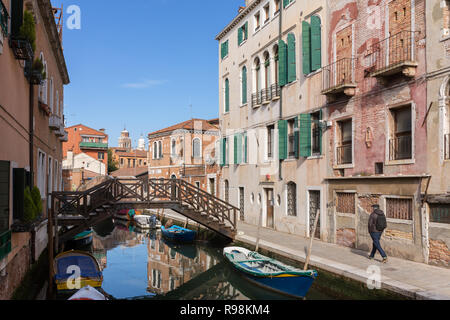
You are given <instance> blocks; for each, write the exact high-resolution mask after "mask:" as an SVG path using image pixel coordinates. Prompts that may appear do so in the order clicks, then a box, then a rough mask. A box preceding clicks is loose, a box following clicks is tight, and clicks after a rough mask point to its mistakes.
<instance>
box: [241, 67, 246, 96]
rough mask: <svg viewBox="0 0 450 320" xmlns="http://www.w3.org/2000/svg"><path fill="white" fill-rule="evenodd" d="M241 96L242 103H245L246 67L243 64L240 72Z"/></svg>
mask: <svg viewBox="0 0 450 320" xmlns="http://www.w3.org/2000/svg"><path fill="white" fill-rule="evenodd" d="M241 96H242V101H241V102H242V104H243V105H244V104H246V103H247V68H246V67H245V66H244V67H243V68H242V73H241Z"/></svg>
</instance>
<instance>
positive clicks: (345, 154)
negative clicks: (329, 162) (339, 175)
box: [336, 144, 353, 165]
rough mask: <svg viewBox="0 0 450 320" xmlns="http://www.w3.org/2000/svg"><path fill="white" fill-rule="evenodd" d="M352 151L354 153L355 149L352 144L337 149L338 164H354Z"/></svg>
mask: <svg viewBox="0 0 450 320" xmlns="http://www.w3.org/2000/svg"><path fill="white" fill-rule="evenodd" d="M352 151H353V148H352V145H351V144H347V145H342V146H340V147H337V150H336V156H337V159H336V160H337V161H336V162H337V164H338V165H341V164H350V163H352V162H353V155H352Z"/></svg>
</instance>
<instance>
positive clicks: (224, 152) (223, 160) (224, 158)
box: [220, 138, 228, 166]
mask: <svg viewBox="0 0 450 320" xmlns="http://www.w3.org/2000/svg"><path fill="white" fill-rule="evenodd" d="M220 155H221V157H220V165H221V166H226V165H228V138H222V139H221V140H220Z"/></svg>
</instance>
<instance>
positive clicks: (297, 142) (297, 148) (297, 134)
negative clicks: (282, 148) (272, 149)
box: [294, 117, 300, 159]
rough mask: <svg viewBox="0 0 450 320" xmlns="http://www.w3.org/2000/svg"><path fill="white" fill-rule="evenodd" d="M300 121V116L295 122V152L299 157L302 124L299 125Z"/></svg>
mask: <svg viewBox="0 0 450 320" xmlns="http://www.w3.org/2000/svg"><path fill="white" fill-rule="evenodd" d="M299 122H300V117H296V118H295V122H294V152H295V157H296V158H297V159H298V158H299V157H300V131H299V130H300V128H299V127H300V126H299Z"/></svg>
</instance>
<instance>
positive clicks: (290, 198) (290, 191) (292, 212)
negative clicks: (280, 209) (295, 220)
mask: <svg viewBox="0 0 450 320" xmlns="http://www.w3.org/2000/svg"><path fill="white" fill-rule="evenodd" d="M287 209H288V215H289V216H296V215H297V185H296V184H295V183H294V182H289V183H288V185H287Z"/></svg>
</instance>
